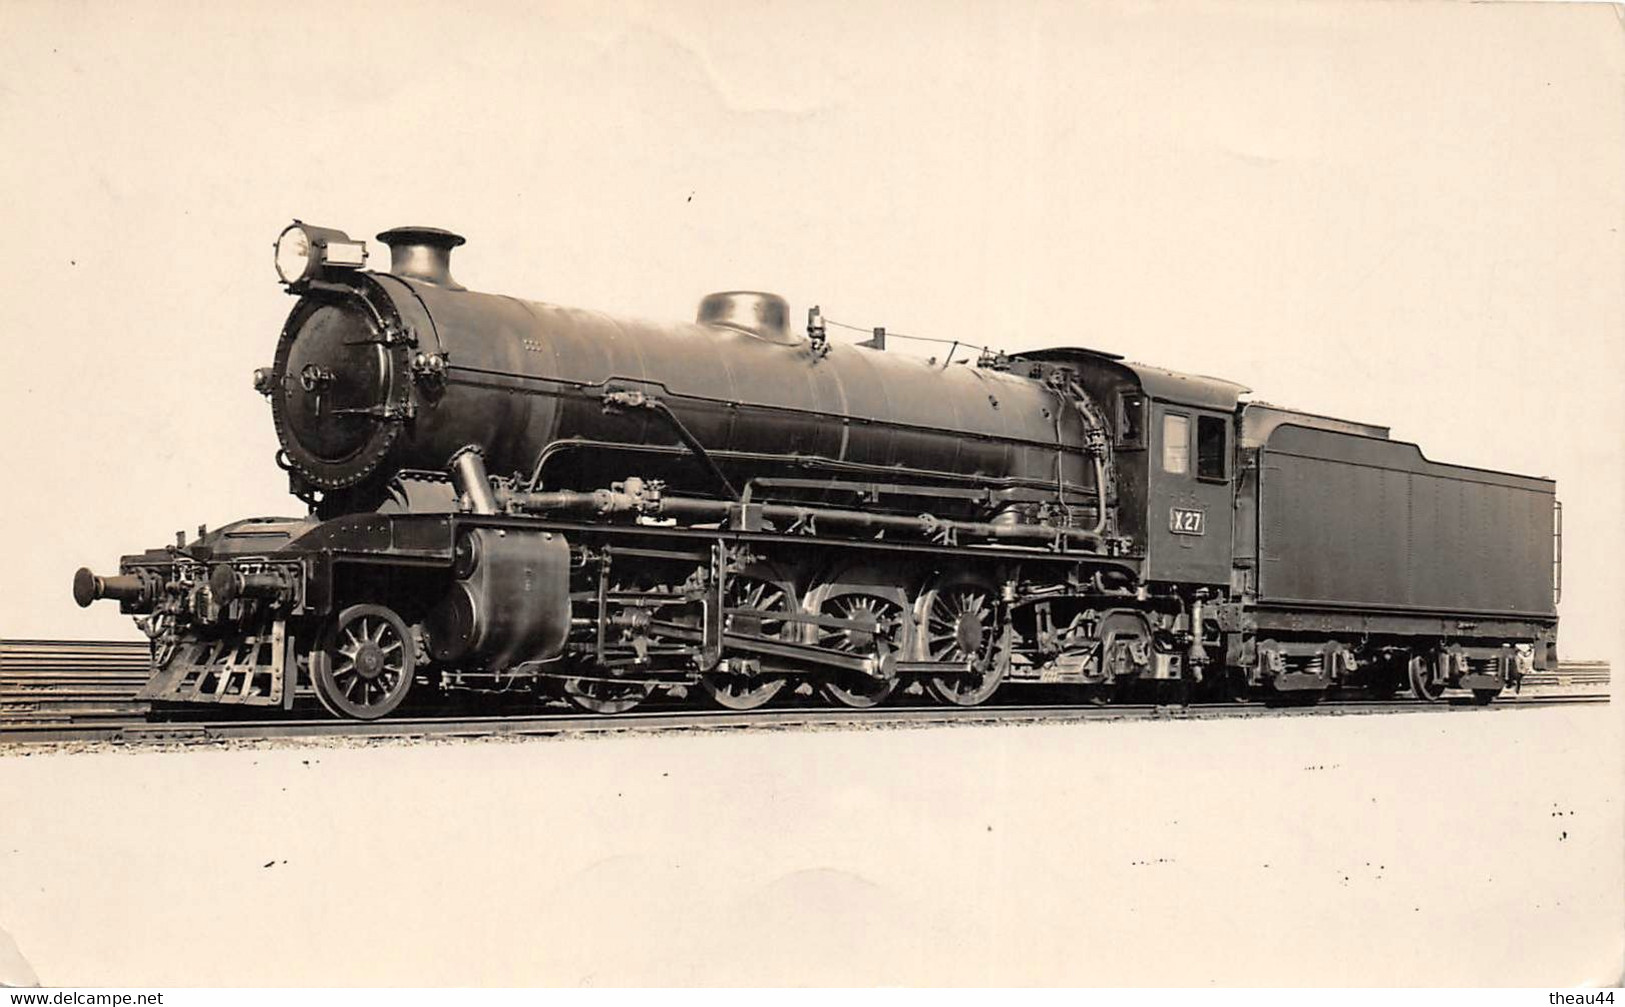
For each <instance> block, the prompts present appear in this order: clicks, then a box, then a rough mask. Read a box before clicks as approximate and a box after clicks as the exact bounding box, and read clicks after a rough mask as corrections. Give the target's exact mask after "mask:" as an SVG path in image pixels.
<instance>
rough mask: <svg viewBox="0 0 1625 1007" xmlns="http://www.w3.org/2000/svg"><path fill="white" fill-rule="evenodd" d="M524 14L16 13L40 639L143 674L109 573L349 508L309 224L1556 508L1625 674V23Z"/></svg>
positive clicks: (218, 9) (496, 280)
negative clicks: (276, 264) (315, 366)
mask: <svg viewBox="0 0 1625 1007" xmlns="http://www.w3.org/2000/svg"><path fill="white" fill-rule="evenodd" d="M519 11H520V7H519V5H512V6H509V5H505V4H486V5H474V6H472V7H470V8H468V9H454V8H451V7H448V6H446V5H440V4H435V5H430V4H426V3H414V2H409V0H397V2H394V3H388V4H371V5H353V6H352V5H337V4H325V3H324V4H301V3H286V2H284V3H277V4H274V5H272V4H242V5H219V6H216V5H206V4H196V5H185V4H174V5H169V4H160V3H132V4H122V5H118V4H113V3H89V4H79V5H74V6H72V7H69V6H68V5H59V4H55V3H44V2H32V0H8V2H6V3H4V4H3V5H0V150H4V151H5V153H4V155H3V156H0V191H4V193H5V194H6V196H5V198H6V202H7V208H6V210H5V216H4V220H5V224H6V226H5V227H4V228H3V229H0V270H3V275H4V276H5V277H6V285H5V291H6V294H5V296H4V297H3V298H0V423H3V428H4V431H3V432H4V436H3V437H0V471H4V472H5V473H6V476H7V478H8V480H9V492H7V493H5V495H4V496H3V498H0V499H3V503H0V517H3V518H4V519H5V525H4V527H5V528H6V530H7V533H8V536H9V538H10V541H11V543H12V545H11V548H9V549H8V550H7V561H6V562H5V563H4V564H3V565H0V636H11V637H14V636H82V637H115V636H122V637H129V636H131V635H132V634H133V633H134V631H133V629H131V628H130V627H129V625H128V621H127V620H125V619H123V618H121V617H119V616H118V615H117V614H116V611H115V609H114V607H113V606H111V605H104V606H97V607H96V608H94V609H93V610H92V611H90V612H82V611H80V610H79V609H77V608H76V607H75V606H74V605H73V603H72V600H71V597H70V591H69V583H70V579H71V576H72V573H73V571H74V569H75V568H76V567H78V566H80V565H82V564H89V565H91V566H93V567H95V568H96V569H99V570H107V571H111V570H112V569H114V567H115V566H116V563H117V557H118V556H119V554H121V553H124V552H132V551H137V550H139V549H142V548H146V547H151V546H159V545H162V544H164V543H165V542H167V541H172V540H173V533H174V530H175V529H177V528H183V527H184V528H187V529H188V530H191V529H195V527H196V526H197V525H198V524H199V523H200V522H207V523H208V524H210V525H211V526H213V525H218V524H221V523H224V522H226V521H228V520H232V519H236V518H241V517H246V516H250V515H259V514H266V513H298V512H299V511H300V510H301V509H302V508H301V506H300V505H299V504H298V503H297V502H296V501H295V500H293V499H292V498H291V497H289V496H288V495H287V494H286V484H285V480H284V477H283V475H282V473H281V472H280V471H279V470H278V469H277V468H276V467H275V465H274V464H273V463H272V454H273V452H274V451H275V449H276V440H275V435H274V432H273V431H272V428H271V421H270V414H269V407H268V406H267V405H266V404H265V402H264V401H263V400H262V399H261V398H260V396H258V395H257V394H255V393H254V392H253V390H252V389H251V387H250V373H251V372H252V370H253V368H254V367H256V366H260V365H268V364H269V363H270V362H271V357H272V352H273V349H274V346H275V340H276V336H277V331H278V329H279V327H280V324H281V322H282V319H283V318H284V316H285V315H286V313H287V311H288V309H289V308H290V307H291V302H290V300H289V299H288V298H287V297H286V296H285V295H284V294H282V293H281V290H280V288H279V286H278V284H276V283H275V281H274V274H273V272H272V268H271V241H272V240H273V238H274V237H275V235H276V234H277V232H278V231H279V230H280V229H281V228H282V227H283V226H284V225H285V224H286V223H287V222H288V221H289V219H290V218H292V217H295V216H298V217H300V218H302V219H304V220H306V221H310V222H313V223H317V224H322V225H327V226H334V227H339V228H343V229H346V230H348V231H349V232H350V233H351V235H352V236H357V237H366V238H368V239H371V238H372V236H373V235H374V234H375V233H376V232H378V231H379V230H382V229H384V228H386V227H390V226H393V225H398V224H409V223H410V224H430V225H436V226H442V227H447V228H451V229H453V230H456V231H459V232H460V233H463V234H465V235H467V236H468V238H469V245H468V246H467V247H465V248H462V249H459V250H458V251H457V252H456V253H455V255H454V258H453V273H454V274H455V275H456V276H457V277H458V279H459V280H461V281H462V282H463V283H465V284H467V285H469V286H471V287H474V288H476V289H482V290H491V291H499V292H504V293H513V294H517V295H520V296H526V297H531V298H534V299H539V300H547V301H552V302H556V303H562V304H570V305H580V306H585V307H594V308H599V309H603V310H607V311H610V312H612V313H618V314H628V315H635V316H643V317H650V318H656V319H671V320H676V319H683V318H688V317H692V312H693V309H694V306H695V304H696V303H697V302H698V300H699V298H700V296H701V295H702V294H704V293H706V292H707V291H711V290H723V289H731V288H740V287H746V288H763V289H770V290H775V291H778V292H780V293H782V294H784V295H785V296H786V297H788V298H789V300H790V302H791V305H792V309H793V312H794V316H793V317H795V318H797V319H801V318H804V311H805V309H806V307H807V306H808V305H810V304H812V303H820V304H822V305H823V307H824V309H825V312H826V313H827V315H828V316H829V317H831V318H834V319H838V320H842V321H847V322H852V323H856V324H861V325H886V326H888V327H889V328H891V329H893V330H895V331H898V332H907V333H916V334H922V335H933V336H940V337H943V338H948V339H955V338H957V339H963V340H966V341H968V342H973V343H984V342H985V343H990V344H992V345H995V346H1000V347H1004V348H1008V349H1020V348H1026V347H1030V346H1036V345H1049V344H1077V345H1088V346H1095V347H1099V348H1102V349H1107V350H1113V351H1117V352H1121V353H1125V354H1127V355H1129V356H1131V357H1132V358H1134V359H1138V360H1143V361H1146V362H1149V363H1156V364H1161V365H1164V366H1170V367H1174V368H1177V369H1183V370H1190V371H1195V372H1200V373H1208V374H1215V375H1220V376H1224V377H1229V378H1232V379H1235V380H1238V381H1241V382H1243V383H1245V384H1247V385H1249V386H1251V387H1252V388H1253V389H1255V392H1256V395H1255V397H1257V398H1261V399H1266V400H1269V401H1272V402H1278V403H1282V404H1286V405H1293V406H1298V407H1301V408H1307V409H1311V410H1314V411H1318V412H1325V413H1330V414H1334V415H1344V416H1348V417H1350V418H1354V419H1360V420H1367V421H1371V422H1378V423H1383V424H1387V425H1390V426H1392V427H1393V431H1394V435H1395V436H1396V437H1399V438H1402V439H1407V440H1414V441H1417V442H1419V443H1420V444H1421V445H1422V447H1423V450H1424V451H1425V452H1426V453H1427V454H1428V456H1429V457H1432V458H1435V459H1438V460H1443V461H1451V462H1459V463H1464V464H1470V465H1479V466H1485V467H1493V468H1504V469H1510V470H1513V471H1520V472H1528V473H1532V474H1541V475H1549V476H1553V477H1555V478H1557V479H1558V481H1559V493H1560V495H1561V497H1562V498H1563V500H1564V502H1565V505H1566V533H1567V553H1566V562H1565V567H1566V569H1565V588H1566V591H1565V604H1564V605H1563V609H1562V615H1563V618H1564V620H1565V624H1564V628H1563V639H1562V645H1563V650H1564V652H1565V654H1566V655H1567V656H1571V657H1592V656H1596V657H1604V656H1616V655H1617V654H1618V653H1619V652H1620V651H1619V649H1618V648H1617V641H1618V639H1619V637H1618V633H1619V622H1620V620H1619V618H1618V616H1617V608H1618V601H1619V598H1620V595H1621V590H1620V588H1621V584H1620V574H1619V572H1618V571H1619V566H1620V560H1621V548H1620V546H1621V537H1620V532H1619V528H1618V526H1619V523H1620V519H1619V515H1620V513H1621V512H1622V507H1621V503H1622V500H1621V496H1622V492H1621V491H1622V489H1625V477H1622V471H1625V468H1622V465H1621V461H1622V458H1621V455H1622V448H1625V415H1622V408H1621V404H1622V401H1625V394H1622V392H1621V390H1620V382H1621V380H1622V377H1625V368H1622V366H1621V364H1622V362H1625V360H1622V358H1625V349H1622V346H1621V342H1622V339H1621V337H1622V334H1625V244H1622V242H1621V234H1620V229H1621V226H1622V224H1625V88H1622V86H1621V85H1622V83H1625V73H1622V69H1625V46H1622V42H1625V30H1622V27H1621V19H1620V15H1619V14H1618V13H1617V9H1616V8H1612V7H1608V6H1601V5H1591V6H1584V7H1570V6H1563V5H1556V4H1550V5H1539V6H1528V5H1513V4H1478V5H1466V4H1382V3H1359V4H1315V3H1294V4H1290V5H1289V4H1284V3H1283V4H1268V3H1250V4H1234V5H1206V4H1198V3H1179V4H1167V5H1150V4H1099V5H1090V6H1087V7H1079V8H1074V7H1073V6H1072V5H1044V4H1033V3H1019V4H995V3H991V2H989V3H964V4H949V3H943V4H925V3H895V4H890V5H887V9H885V10H881V9H879V5H874V6H873V7H871V5H862V4H856V3H854V4H833V3H794V4H791V3H787V4H765V3H749V4H745V3H722V2H711V3H703V4H702V3H673V4H649V5H643V4H628V5H622V6H618V7H610V6H609V5H603V6H602V7H600V6H598V5H587V4H582V5H551V6H548V7H547V8H545V10H542V11H529V12H525V13H520V12H519ZM372 247H373V254H374V257H375V258H374V260H373V261H374V263H375V264H377V263H380V262H382V263H387V251H386V250H385V249H384V248H383V247H382V246H381V245H380V244H378V243H377V242H373V246H372ZM837 334H838V336H839V337H840V338H847V337H849V336H851V334H849V333H841V332H839V330H837ZM851 337H852V338H860V337H855V336H851ZM894 345H896V344H894ZM922 352H940V348H938V349H935V350H933V349H923V350H922Z"/></svg>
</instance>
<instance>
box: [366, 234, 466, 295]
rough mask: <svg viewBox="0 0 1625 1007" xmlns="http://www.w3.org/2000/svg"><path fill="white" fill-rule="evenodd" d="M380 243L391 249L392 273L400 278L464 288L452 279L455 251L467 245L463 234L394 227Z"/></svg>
mask: <svg viewBox="0 0 1625 1007" xmlns="http://www.w3.org/2000/svg"><path fill="white" fill-rule="evenodd" d="M378 240H379V241H382V242H383V243H384V244H386V245H388V246H389V271H390V272H391V273H394V274H395V275H396V276H404V277H406V278H407V279H410V280H422V281H423V282H425V283H433V284H435V285H437V286H441V287H451V288H452V289H454V290H462V289H464V288H463V287H462V285H461V284H459V283H458V282H457V281H456V280H454V279H452V278H451V250H452V249H454V248H456V247H457V246H458V245H461V244H463V241H464V239H463V236H462V235H461V234H453V233H452V232H450V231H442V230H441V229H440V228H438V227H394V228H390V229H389V230H387V231H385V232H383V233H382V234H380V235H378Z"/></svg>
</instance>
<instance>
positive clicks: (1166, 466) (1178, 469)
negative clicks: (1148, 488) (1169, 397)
mask: <svg viewBox="0 0 1625 1007" xmlns="http://www.w3.org/2000/svg"><path fill="white" fill-rule="evenodd" d="M1162 470H1163V471H1164V472H1167V473H1168V474H1170V475H1176V476H1177V475H1184V474H1185V473H1187V472H1189V471H1190V470H1191V420H1190V417H1189V416H1181V415H1180V414H1178V413H1164V414H1163V417H1162Z"/></svg>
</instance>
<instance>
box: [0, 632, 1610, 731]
mask: <svg viewBox="0 0 1625 1007" xmlns="http://www.w3.org/2000/svg"><path fill="white" fill-rule="evenodd" d="M146 667H147V648H146V645H145V644H143V643H139V642H132V643H125V642H109V641H88V642H86V641H55V640H0V744H61V743H72V742H86V743H114V744H160V745H161V744H198V743H214V742H229V741H257V740H271V739H281V738H331V737H353V738H457V737H472V736H516V737H517V736H546V735H560V734H604V733H621V732H628V731H675V730H724V729H728V730H741V729H757V730H775V729H785V728H849V727H882V726H884V727H904V726H931V725H939V724H949V723H957V724H986V723H994V722H998V723H1068V722H1075V721H1085V720H1150V719H1165V718H1183V719H1210V718H1218V717H1224V718H1230V717H1257V716H1343V715H1358V714H1370V713H1398V712H1408V713H1442V712H1462V711H1467V710H1476V711H1484V710H1504V709H1514V708H1516V709H1527V708H1531V707H1537V706H1540V707H1546V706H1557V705H1577V704H1585V703H1597V702H1607V700H1608V693H1607V690H1608V683H1609V680H1610V675H1609V667H1608V665H1607V664H1605V663H1602V662H1573V663H1569V664H1564V665H1560V666H1559V667H1558V668H1557V669H1556V670H1554V671H1549V672H1538V673H1535V674H1532V675H1529V676H1527V677H1526V678H1525V679H1524V688H1523V690H1522V691H1521V692H1520V693H1517V694H1509V695H1508V696H1505V697H1503V698H1501V699H1499V700H1497V701H1496V702H1495V703H1494V704H1492V705H1491V706H1490V707H1477V706H1473V705H1471V704H1470V702H1468V701H1467V700H1465V699H1461V700H1456V701H1453V702H1447V703H1442V704H1425V703H1418V702H1416V701H1415V700H1413V699H1408V698H1401V699H1396V700H1388V701H1381V700H1373V699H1367V698H1351V699H1330V700H1328V701H1326V702H1324V703H1321V704H1319V705H1316V706H1310V707H1290V706H1273V705H1268V704H1263V703H1248V704H1234V703H1232V704H1192V705H1190V706H1156V705H1152V704H1113V705H1110V706H1104V707H1102V706H1090V705H1076V704H1072V705H1068V704H1045V705H1042V706H1035V705H1018V704H1015V703H1008V702H1007V703H998V702H994V703H990V704H988V705H985V706H980V707H972V708H960V707H945V706H940V705H918V706H909V705H899V706H892V707H886V708H882V709H877V710H866V711H859V710H849V709H845V708H832V707H824V706H793V705H792V706H786V707H782V708H770V709H766V710H756V711H752V712H749V713H735V712H729V711H715V710H694V709H691V708H681V709H666V710H662V709H658V708H657V709H651V710H645V711H641V712H634V713H630V714H623V715H621V716H617V717H603V716H595V715H584V714H580V713H577V712H575V711H573V710H571V711H564V710H554V711H536V709H535V708H534V707H529V708H527V709H526V710H525V711H524V712H519V713H482V714H478V715H466V714H451V715H436V716H406V717H391V718H389V719H386V720H381V721H373V722H357V721H343V720H336V719H332V718H328V717H326V716H313V717H304V716H299V717H298V719H286V718H280V719H265V718H261V717H254V716H253V715H252V714H250V713H246V712H245V713H244V715H239V716H237V717H235V718H230V719H227V718H221V717H220V716H219V715H218V713H217V712H216V711H215V710H213V709H209V708H198V709H188V710H186V711H184V712H178V713H177V712H170V711H166V712H164V713H163V714H161V718H162V719H157V718H154V716H153V713H152V710H151V707H150V704H148V703H145V702H141V701H138V700H136V699H135V698H134V697H135V693H136V691H137V690H138V689H139V688H140V686H141V685H142V684H143V683H144V682H145V681H146V677H147V676H146ZM996 698H997V697H996Z"/></svg>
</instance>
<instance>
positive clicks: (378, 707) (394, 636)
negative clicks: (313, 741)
mask: <svg viewBox="0 0 1625 1007" xmlns="http://www.w3.org/2000/svg"><path fill="white" fill-rule="evenodd" d="M416 670H417V643H416V641H415V640H414V639H413V637H412V631H411V630H410V629H408V628H407V625H406V623H405V622H403V621H402V620H401V617H400V616H398V615H396V614H395V613H394V612H393V611H391V610H390V609H388V608H386V607H384V606H383V605H351V606H350V607H349V608H347V609H345V610H344V611H342V612H340V613H339V616H338V618H337V619H335V620H334V621H333V623H332V625H331V626H330V627H329V628H328V631H327V633H326V635H325V637H324V638H323V641H322V646H321V649H320V651H319V652H318V653H316V654H312V655H311V660H310V677H311V684H312V685H313V686H315V689H316V697H317V698H318V699H320V700H321V702H322V705H323V706H325V707H327V709H328V710H329V711H331V712H332V713H333V714H334V715H336V716H339V717H351V718H354V719H356V720H377V719H378V718H379V717H383V716H386V715H388V714H390V713H392V712H394V711H395V709H396V708H398V707H399V706H400V705H401V701H402V700H404V699H405V698H406V694H407V693H408V692H409V691H411V688H412V676H413V675H414V674H415V673H416Z"/></svg>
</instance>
